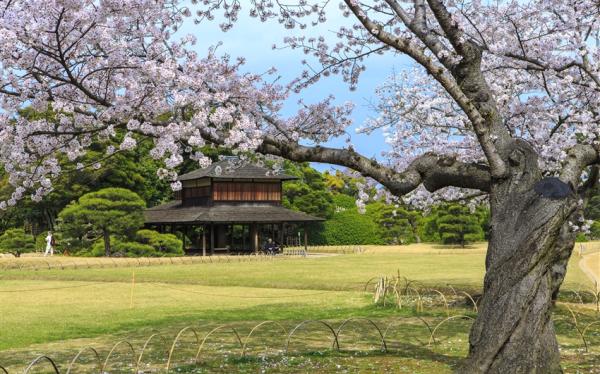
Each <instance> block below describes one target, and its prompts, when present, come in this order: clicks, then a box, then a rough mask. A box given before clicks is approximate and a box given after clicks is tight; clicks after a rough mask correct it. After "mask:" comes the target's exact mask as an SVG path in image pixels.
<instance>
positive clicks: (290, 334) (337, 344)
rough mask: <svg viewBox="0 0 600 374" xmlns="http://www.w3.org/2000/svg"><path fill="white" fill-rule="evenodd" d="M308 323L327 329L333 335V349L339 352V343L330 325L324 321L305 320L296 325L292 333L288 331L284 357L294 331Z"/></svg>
mask: <svg viewBox="0 0 600 374" xmlns="http://www.w3.org/2000/svg"><path fill="white" fill-rule="evenodd" d="M308 323H317V324H321V325H323V326H325V327H327V328H328V329H329V331H331V333H332V334H333V339H334V341H333V344H334V345H335V347H336V348H337V350H338V351H339V350H340V343H339V341H338V337H337V334H336V333H335V330H334V329H333V327H331V325H330V324H328V323H327V322H324V321H321V320H318V319H307V320H304V321H302V322H300V323H299V324H297V325H296V327H294V328H293V329H292V331H290V333H289V334H288V336H287V340H286V342H285V354H286V355H287V354H288V351H289V348H290V340H291V339H292V337H293V336H294V333H295V332H296V331H297V330H298V329H299V328H300V327H302V326H304V325H306V324H308Z"/></svg>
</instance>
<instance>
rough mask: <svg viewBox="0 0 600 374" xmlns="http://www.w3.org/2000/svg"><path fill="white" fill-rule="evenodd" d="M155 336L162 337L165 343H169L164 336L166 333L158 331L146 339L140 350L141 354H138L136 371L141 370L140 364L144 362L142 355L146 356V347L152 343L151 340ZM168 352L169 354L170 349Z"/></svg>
mask: <svg viewBox="0 0 600 374" xmlns="http://www.w3.org/2000/svg"><path fill="white" fill-rule="evenodd" d="M155 337H159V338H161V340H162V342H163V343H164V344H165V345H166V344H167V339H166V338H165V337H164V335H162V334H160V333H156V334H152V335H150V337H149V338H148V339H146V341H145V342H144V345H143V346H142V350H141V351H140V355H139V356H138V359H137V363H136V364H135V372H136V373H139V372H140V364H141V363H142V357H143V356H144V352H145V351H146V347H148V344H150V341H151V340H152V339H154V338H155ZM166 353H167V354H169V351H167V352H166Z"/></svg>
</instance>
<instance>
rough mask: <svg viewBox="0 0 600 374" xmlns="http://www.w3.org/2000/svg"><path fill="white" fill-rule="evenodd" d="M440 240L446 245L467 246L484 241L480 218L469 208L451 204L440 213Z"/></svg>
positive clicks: (438, 221)
mask: <svg viewBox="0 0 600 374" xmlns="http://www.w3.org/2000/svg"><path fill="white" fill-rule="evenodd" d="M437 227H438V230H439V234H440V238H441V240H442V242H443V243H444V244H460V245H461V247H464V246H465V244H467V243H471V242H475V241H478V240H482V239H483V238H484V233H483V230H482V228H481V225H480V222H479V217H478V216H477V215H476V214H474V213H471V212H470V210H469V208H468V207H466V206H463V205H459V204H450V205H448V206H447V207H446V209H444V210H443V211H442V212H440V215H439V218H438V220H437Z"/></svg>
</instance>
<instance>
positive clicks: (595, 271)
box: [579, 252, 600, 287]
mask: <svg viewBox="0 0 600 374" xmlns="http://www.w3.org/2000/svg"><path fill="white" fill-rule="evenodd" d="M579 267H580V268H581V270H583V272H584V273H585V274H586V275H587V276H588V277H589V278H590V280H591V281H592V283H594V284H595V285H596V287H598V286H600V252H597V253H590V254H588V255H584V256H582V257H581V260H579Z"/></svg>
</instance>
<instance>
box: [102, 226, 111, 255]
mask: <svg viewBox="0 0 600 374" xmlns="http://www.w3.org/2000/svg"><path fill="white" fill-rule="evenodd" d="M102 237H103V240H104V255H105V256H106V257H110V233H109V232H108V230H103V231H102Z"/></svg>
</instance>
